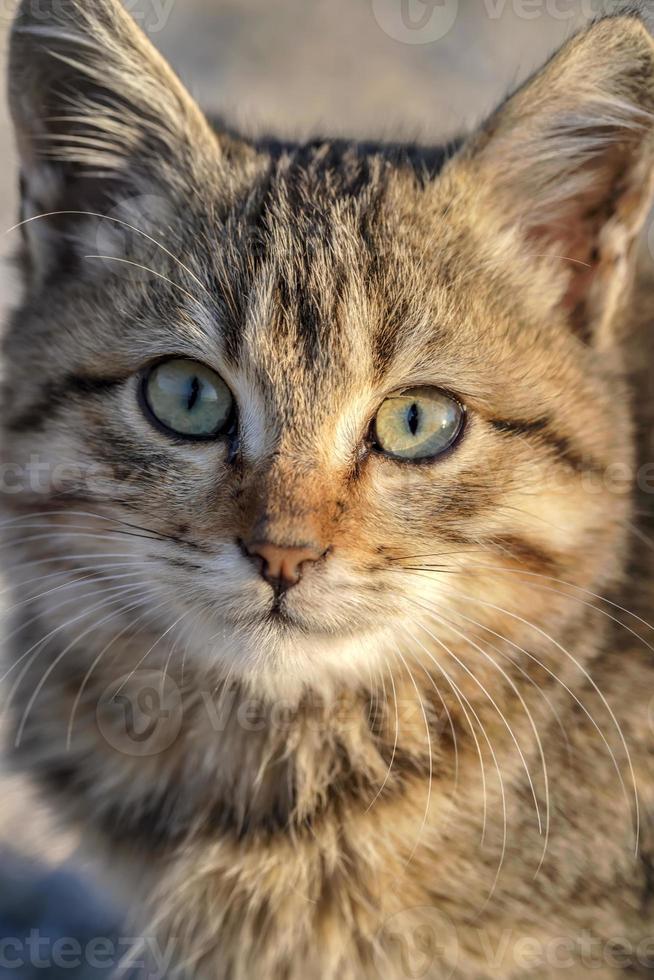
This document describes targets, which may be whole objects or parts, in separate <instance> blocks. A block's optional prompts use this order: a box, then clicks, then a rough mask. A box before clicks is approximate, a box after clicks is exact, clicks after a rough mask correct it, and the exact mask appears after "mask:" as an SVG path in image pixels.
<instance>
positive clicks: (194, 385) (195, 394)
mask: <svg viewBox="0 0 654 980" xmlns="http://www.w3.org/2000/svg"><path fill="white" fill-rule="evenodd" d="M201 391H202V385H201V384H200V382H199V381H198V379H197V378H193V380H192V381H191V390H190V392H189V396H188V402H187V408H188V410H189V412H192V411H193V409H194V408H195V406H196V404H197V401H198V398H199V397H200V392H201Z"/></svg>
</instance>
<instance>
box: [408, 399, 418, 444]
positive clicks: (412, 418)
mask: <svg viewBox="0 0 654 980" xmlns="http://www.w3.org/2000/svg"><path fill="white" fill-rule="evenodd" d="M407 423H408V425H409V429H410V430H411V435H412V436H415V434H416V432H417V431H418V429H419V428H420V409H419V408H418V406H417V405H416V403H415V402H414V403H413V405H412V406H411V408H410V409H409V414H408V415H407Z"/></svg>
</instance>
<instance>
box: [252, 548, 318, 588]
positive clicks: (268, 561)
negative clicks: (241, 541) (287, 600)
mask: <svg viewBox="0 0 654 980" xmlns="http://www.w3.org/2000/svg"><path fill="white" fill-rule="evenodd" d="M244 547H245V550H246V551H247V553H248V555H250V556H251V557H252V558H255V559H257V560H260V565H261V574H262V575H263V577H264V578H265V580H266V582H269V583H270V584H271V585H272V586H273V588H275V589H278V590H279V591H282V592H283V591H285V590H286V589H290V588H291V587H292V586H293V585H297V584H298V582H299V581H300V579H301V577H302V571H303V568H304V566H305V565H307V564H309V563H310V562H316V561H318V560H319V559H320V558H322V556H323V555H324V553H325V552H324V551H321V549H320V548H316V547H314V546H312V545H307V546H303V547H300V548H286V547H283V546H282V545H277V544H269V543H268V542H267V541H254V542H252V543H251V544H245V545H244Z"/></svg>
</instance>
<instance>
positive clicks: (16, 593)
mask: <svg viewBox="0 0 654 980" xmlns="http://www.w3.org/2000/svg"><path fill="white" fill-rule="evenodd" d="M9 94H10V106H11V112H12V117H13V121H14V125H15V131H16V140H17V146H18V150H19V155H20V168H21V190H22V213H21V223H20V228H21V233H22V247H21V256H20V263H21V267H22V270H23V277H24V295H23V297H22V299H21V300H20V303H19V305H18V307H17V309H16V310H15V311H14V312H13V313H12V315H11V318H10V321H9V323H8V324H7V327H6V330H5V334H4V354H3V358H4V364H5V378H4V384H3V396H2V423H1V424H2V463H3V467H2V473H3V493H2V498H3V511H4V515H5V516H4V519H3V523H2V537H3V556H4V558H3V562H4V565H5V570H6V572H7V575H8V578H9V581H10V584H11V589H12V594H13V598H12V602H13V604H14V605H13V607H12V608H13V616H14V621H13V623H12V625H11V627H10V629H9V635H8V637H7V642H6V645H7V647H8V650H7V657H8V664H7V669H6V671H5V678H4V681H5V685H6V688H7V694H6V702H7V710H8V711H9V713H10V716H11V719H12V728H11V737H10V739H9V742H10V746H9V748H10V753H11V755H12V757H13V759H14V761H15V763H16V764H17V765H19V766H21V767H22V768H24V769H25V770H26V771H29V772H30V773H31V774H32V776H33V778H34V781H35V783H37V784H38V785H39V786H40V787H42V789H43V791H44V793H45V794H46V795H47V797H48V798H49V799H50V800H51V802H52V805H53V808H54V809H55V810H56V812H57V814H58V815H59V817H60V819H61V820H62V821H63V822H64V823H65V824H66V825H67V826H73V825H74V826H76V827H79V828H80V829H81V833H82V834H83V836H84V840H85V842H86V844H87V845H88V847H89V848H91V849H92V850H93V852H94V853H97V854H101V855H104V857H105V859H106V868H107V871H106V882H107V887H110V885H111V887H116V888H117V889H119V890H120V893H121V894H122V895H123V896H124V898H125V901H128V902H129V903H130V907H131V909H132V916H133V921H134V922H136V923H138V929H137V930H136V931H138V932H139V934H140V935H141V936H142V938H143V945H144V946H148V945H149V944H150V945H149V948H150V949H151V948H152V947H151V941H154V940H156V942H157V943H158V948H159V949H160V950H165V951H169V952H170V959H169V968H168V972H167V973H166V975H167V976H170V977H188V978H211V980H227V978H229V980H246V978H251V977H255V976H257V977H258V976H264V977H274V978H278V980H282V978H284V980H299V978H305V977H310V978H316V980H335V978H338V980H354V978H357V980H359V978H373V977H383V978H384V980H401V978H404V977H409V976H413V977H417V976H424V977H430V978H438V980H442V978H447V977H458V978H465V980H472V978H482V977H484V978H488V977H502V978H513V977H520V978H522V977H525V978H527V977H537V978H539V980H540V978H547V977H550V976H554V975H555V974H556V975H558V974H560V973H561V972H565V973H567V975H568V976H570V977H575V978H576V977H585V976H593V977H597V978H598V980H599V978H605V977H606V978H615V977H618V976H623V975H625V974H630V975H639V974H642V975H645V974H646V973H647V972H648V970H649V969H652V968H654V944H653V943H652V938H653V936H652V934H653V927H654V907H653V902H654V873H653V870H652V869H653V868H654V824H653V820H654V769H653V763H652V748H653V746H654V731H653V728H652V724H653V710H652V678H653V676H654V673H653V671H654V668H653V665H652V652H653V649H654V641H653V640H652V627H651V626H649V618H651V595H652V593H651V582H652V569H651V561H650V557H649V552H648V549H650V548H651V541H650V538H649V536H648V523H647V521H648V518H647V512H648V510H649V499H650V494H651V486H652V474H651V472H650V468H649V461H650V460H651V459H652V456H651V450H652V447H651V445H650V440H649V433H650V431H651V426H650V422H649V414H648V412H649V405H650V404H651V403H652V398H651V382H650V378H651V374H650V369H649V365H650V364H651V363H652V360H651V357H650V347H651V344H652V341H651V337H650V332H651V331H650V329H649V321H650V319H651V314H650V312H649V311H651V309H652V305H651V297H652V288H651V280H652V276H651V275H650V273H649V271H648V269H647V267H646V266H645V267H642V268H641V266H642V263H641V261H640V259H639V254H640V251H639V250H641V245H642V241H643V235H644V229H645V228H646V222H647V215H648V212H649V209H650V206H651V202H652V184H653V171H654V166H653V165H654V43H653V41H652V37H651V35H650V32H649V30H648V27H647V25H646V23H645V21H644V19H643V17H642V16H641V15H640V14H639V13H638V12H637V11H635V10H634V11H628V10H623V11H622V12H615V13H614V14H612V15H610V16H605V17H600V18H598V19H597V20H596V21H595V22H593V23H592V24H590V25H589V26H588V27H586V28H585V29H583V30H582V31H581V32H580V33H578V34H577V35H576V36H575V37H573V38H572V39H571V40H569V41H568V42H567V43H566V44H565V45H564V46H563V47H562V49H561V50H560V51H559V52H558V53H556V54H555V55H554V56H553V58H552V59H551V60H550V62H549V63H548V64H546V65H545V66H544V67H543V69H542V70H541V71H539V72H538V73H537V74H535V75H534V77H533V78H531V79H530V80H528V81H527V82H526V83H525V84H524V85H523V86H522V87H520V88H519V89H518V90H517V91H516V92H515V93H514V94H512V95H511V96H510V97H509V98H508V99H507V100H506V101H505V102H504V103H503V104H502V105H501V106H500V107H499V108H498V109H497V110H496V112H494V113H493V114H492V115H491V117H490V118H489V119H488V120H487V121H486V122H485V123H484V124H483V125H482V126H481V127H480V128H479V129H478V130H477V131H475V132H473V133H471V134H470V135H469V136H467V137H465V138H462V139H460V140H457V141H456V142H455V143H453V144H452V145H449V146H446V147H442V148H434V149H427V148H425V149H423V148H421V147H419V146H406V147H405V146H402V145H396V146H393V145H381V144H380V145H378V146H375V145H369V144H362V143H357V142H354V141H347V140H343V141H330V140H314V141H311V142H309V143H307V144H301V145H293V144H290V143H289V144H282V143H277V142H275V141H274V140H273V139H263V140H261V141H260V142H256V141H253V140H250V139H246V138H245V137H241V136H239V135H238V134H237V133H235V132H233V131H231V130H229V129H228V128H227V127H226V126H223V125H220V124H219V123H217V124H216V125H210V123H209V122H208V120H207V118H206V117H205V116H204V115H203V114H202V112H201V110H200V109H199V108H198V107H197V105H196V104H195V103H194V101H193V100H192V99H191V97H190V96H189V95H188V94H187V92H186V91H185V89H184V88H183V87H182V85H181V83H180V81H179V80H178V79H177V77H176V76H175V75H174V74H173V72H172V71H171V69H170V68H169V67H168V65H167V64H166V63H165V62H164V60H163V58H162V57H161V56H160V55H159V54H158V53H157V52H156V51H155V49H154V48H153V47H152V46H151V44H150V42H149V41H148V40H147V39H146V37H145V36H144V35H143V34H142V33H141V32H140V30H139V29H138V28H137V26H136V25H135V24H134V23H133V21H132V20H131V19H130V17H129V15H128V14H127V12H126V11H125V10H124V8H123V7H122V6H121V4H120V3H119V2H118V0H93V2H91V0H63V2H62V0H43V2H41V3H40V4H39V5H38V10H37V8H36V7H34V6H33V5H32V4H30V3H29V2H23V3H22V4H21V6H20V9H19V11H18V14H17V18H16V21H15V24H14V27H13V31H12V35H11V42H10V66H9ZM146 940H147V942H146ZM135 955H136V954H135ZM142 969H143V971H144V975H147V976H155V975H159V976H161V975H162V974H161V973H159V974H157V973H156V972H155V969H154V966H153V965H152V964H145V965H143V967H142Z"/></svg>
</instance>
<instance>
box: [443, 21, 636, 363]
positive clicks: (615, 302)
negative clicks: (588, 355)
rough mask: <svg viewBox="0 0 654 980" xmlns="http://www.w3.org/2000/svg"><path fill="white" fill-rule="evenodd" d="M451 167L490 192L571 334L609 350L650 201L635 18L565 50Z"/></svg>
mask: <svg viewBox="0 0 654 980" xmlns="http://www.w3.org/2000/svg"><path fill="white" fill-rule="evenodd" d="M450 166H452V167H453V168H458V169H457V172H458V173H459V174H460V175H461V176H462V177H463V179H464V181H465V183H466V184H467V185H468V186H469V187H472V188H475V194H476V195H477V196H478V197H479V194H480V189H481V192H482V194H483V192H484V191H487V192H488V197H483V200H485V201H486V202H487V206H488V209H489V210H492V211H493V213H494V214H495V215H496V216H498V217H499V219H500V221H505V222H506V226H507V228H510V229H511V231H512V235H513V236H514V235H515V232H516V231H517V232H518V236H519V241H521V242H522V243H523V244H522V250H523V254H524V252H525V251H526V253H527V255H530V256H531V257H532V258H531V259H530V261H532V262H533V268H536V267H537V266H538V268H539V269H540V268H542V265H543V262H545V263H549V264H550V265H551V268H552V271H553V272H554V270H557V274H556V275H553V286H552V294H551V295H554V296H555V297H556V299H555V305H556V306H557V307H558V308H559V309H560V310H562V311H563V312H564V314H565V316H566V317H567V318H568V320H569V322H570V324H571V326H572V327H573V328H574V329H575V330H576V331H577V332H578V334H579V335H580V336H582V337H583V338H584V339H585V340H587V341H589V342H591V343H594V344H596V345H597V346H599V347H601V346H604V347H610V346H611V345H612V344H613V343H614V342H615V336H614V334H615V330H616V325H617V324H618V323H619V321H620V317H619V316H618V314H619V312H620V310H621V308H622V303H623V301H624V298H625V294H626V293H628V290H629V287H630V285H631V283H632V281H633V277H634V271H635V266H636V252H637V246H638V242H639V235H640V232H641V230H642V228H643V225H644V223H645V220H646V218H647V215H648V213H649V209H650V206H651V202H652V196H653V190H654V184H653V176H654V42H653V40H652V37H651V35H650V33H649V31H648V30H647V28H646V27H645V25H644V24H643V23H642V22H641V21H640V19H638V17H636V16H616V17H609V18H606V19H604V20H601V21H598V22H597V23H595V24H594V25H592V26H591V27H590V28H589V29H587V30H586V31H585V32H583V33H582V34H580V35H578V36H577V37H576V38H574V39H573V40H572V41H570V42H569V43H568V44H567V45H565V46H564V47H563V48H562V49H561V51H559V53H558V54H557V55H555V57H554V58H553V59H552V60H551V61H550V62H549V64H548V65H546V67H545V68H544V69H543V70H542V71H541V72H540V73H539V74H537V75H536V76H535V77H534V78H533V79H531V80H530V81H529V82H527V83H526V84H525V85H524V86H523V87H522V88H521V89H520V90H519V91H518V92H517V93H516V94H515V95H513V96H512V97H511V98H510V99H509V100H508V101H507V102H506V103H505V104H504V105H503V106H502V107H501V108H500V109H499V110H498V111H497V112H496V113H495V114H494V115H493V116H492V117H491V118H490V119H489V120H488V122H487V123H486V125H485V126H484V127H482V129H481V130H480V131H479V132H478V133H477V134H476V135H475V136H474V137H473V138H472V139H471V140H470V141H469V143H468V144H467V145H465V146H464V147H463V149H462V151H460V154H459V156H458V158H455V159H454V160H453V161H452V163H451V165H450ZM550 298H551V297H548V300H549V299H550Z"/></svg>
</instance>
